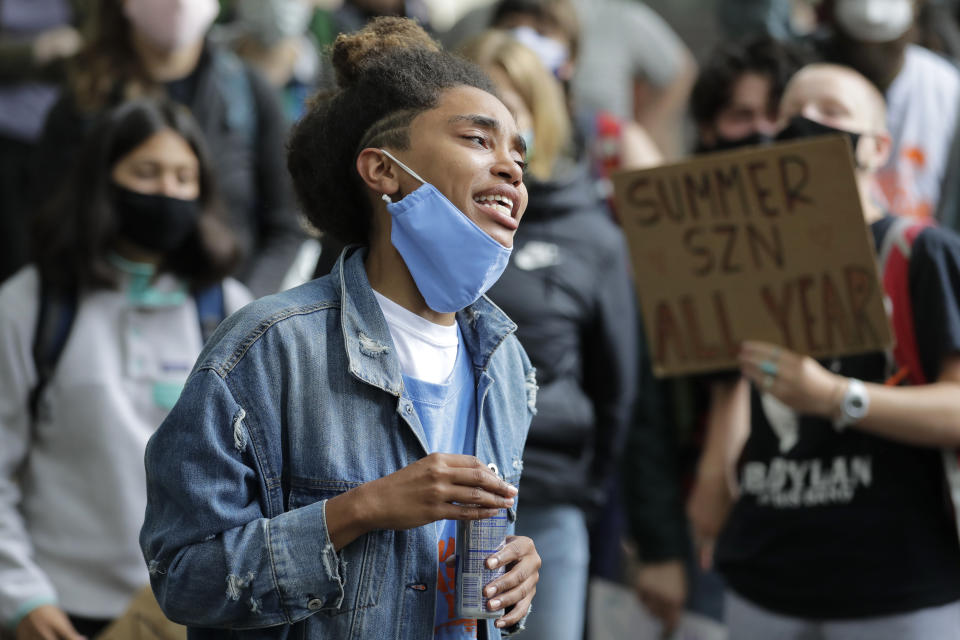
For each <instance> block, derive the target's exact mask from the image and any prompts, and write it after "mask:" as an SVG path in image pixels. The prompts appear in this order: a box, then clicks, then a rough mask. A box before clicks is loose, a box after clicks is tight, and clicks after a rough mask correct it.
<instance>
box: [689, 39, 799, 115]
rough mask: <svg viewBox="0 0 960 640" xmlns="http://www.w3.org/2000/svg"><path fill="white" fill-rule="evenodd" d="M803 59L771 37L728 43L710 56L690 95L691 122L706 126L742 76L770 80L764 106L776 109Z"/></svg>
mask: <svg viewBox="0 0 960 640" xmlns="http://www.w3.org/2000/svg"><path fill="white" fill-rule="evenodd" d="M804 58H805V56H804V55H803V54H802V53H801V52H800V51H799V50H797V49H796V48H794V47H791V46H789V45H787V44H784V43H782V42H778V41H777V40H774V39H773V38H770V37H766V36H765V37H762V38H758V39H755V40H749V41H746V42H728V43H724V44H722V45H720V47H719V48H718V49H717V50H716V51H715V52H714V53H713V54H712V55H711V56H710V58H709V59H708V61H707V63H706V64H705V65H704V67H703V69H702V70H701V71H700V75H699V76H698V77H697V82H696V84H694V85H693V91H692V92H691V94H690V111H691V113H692V115H693V119H694V122H696V123H697V124H698V125H706V126H709V125H711V124H713V122H714V120H715V119H716V118H717V116H718V115H719V114H720V112H721V111H723V110H724V109H725V108H726V107H727V106H728V105H729V104H730V100H731V99H732V98H733V89H734V86H735V85H736V83H737V80H738V79H739V78H740V76H742V75H743V74H745V73H756V74H758V75H761V76H765V77H767V78H769V79H770V93H769V95H768V98H767V103H768V104H769V105H770V107H771V108H772V109H776V107H777V105H778V104H779V103H780V98H781V97H782V96H783V90H784V89H785V88H786V86H787V82H788V81H789V80H790V78H791V76H793V74H794V73H796V72H797V70H798V69H800V67H802V66H803V64H804V62H805V60H804Z"/></svg>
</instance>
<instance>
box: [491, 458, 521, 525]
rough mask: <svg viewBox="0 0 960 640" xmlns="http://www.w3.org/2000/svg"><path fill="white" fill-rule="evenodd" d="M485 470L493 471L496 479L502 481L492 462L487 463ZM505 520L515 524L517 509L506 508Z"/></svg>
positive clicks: (498, 470) (497, 469)
mask: <svg viewBox="0 0 960 640" xmlns="http://www.w3.org/2000/svg"><path fill="white" fill-rule="evenodd" d="M487 469H490V471H493V473H494V475H496V476H497V477H498V478H500V479H501V480H502V479H503V476H502V475H500V469H499V468H498V467H497V465H496V463H493V462H490V463H487ZM507 520H509V521H510V522H516V521H517V508H516V507H508V508H507Z"/></svg>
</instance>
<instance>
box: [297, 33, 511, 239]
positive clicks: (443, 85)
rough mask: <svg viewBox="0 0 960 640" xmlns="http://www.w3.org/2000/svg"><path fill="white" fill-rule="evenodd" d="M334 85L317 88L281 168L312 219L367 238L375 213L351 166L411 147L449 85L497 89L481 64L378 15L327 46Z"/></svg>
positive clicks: (335, 231)
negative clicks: (414, 128) (385, 150)
mask: <svg viewBox="0 0 960 640" xmlns="http://www.w3.org/2000/svg"><path fill="white" fill-rule="evenodd" d="M333 64H334V68H335V71H336V79H337V88H336V89H334V90H333V91H331V92H327V93H323V94H319V95H318V96H316V97H314V98H313V99H312V100H311V102H310V104H309V105H308V110H307V113H306V114H305V115H304V116H303V118H301V119H300V121H299V122H298V123H297V124H296V125H294V127H293V131H292V133H291V136H290V141H289V143H288V145H287V167H288V169H289V170H290V175H291V176H292V178H293V185H294V189H295V190H296V193H297V197H298V198H299V200H300V204H301V206H302V207H303V211H304V213H305V214H306V216H307V218H308V219H309V220H310V222H311V223H312V224H313V226H315V227H316V228H317V229H319V230H320V231H323V232H324V233H329V234H330V235H332V236H333V237H335V238H337V239H338V240H340V241H342V242H345V243H354V242H357V243H361V244H366V243H367V242H368V240H369V235H370V228H371V220H372V215H373V211H372V209H371V207H370V203H369V201H368V199H367V195H366V189H365V186H364V184H363V182H362V181H361V179H360V176H359V175H358V174H357V170H356V159H357V156H358V155H359V153H360V151H362V150H363V149H366V148H368V147H377V146H392V147H396V148H398V149H406V148H408V146H409V143H410V141H409V127H410V123H411V122H412V121H413V119H414V118H416V116H417V115H418V114H420V113H422V112H424V111H427V110H429V109H432V108H434V107H436V106H437V104H438V103H439V100H440V96H441V94H442V93H443V92H444V91H445V90H447V89H452V88H454V87H461V86H468V87H476V88H478V89H482V90H483V91H487V92H488V93H491V94H493V95H496V91H495V90H494V88H493V85H492V83H491V82H490V80H489V78H487V76H486V75H485V74H484V73H483V71H481V70H480V68H479V67H477V66H476V65H474V64H473V63H471V62H467V61H466V60H463V59H462V58H458V57H455V56H453V55H451V54H449V53H447V52H445V51H442V50H441V49H440V46H439V45H438V44H437V43H436V42H434V41H433V40H432V39H431V38H430V36H428V35H427V34H426V32H425V31H424V30H423V29H422V28H420V27H419V26H418V25H417V24H416V23H415V22H413V21H412V20H409V19H405V18H389V17H384V18H377V19H374V20H373V21H371V22H370V23H369V24H368V25H367V26H366V27H365V28H364V29H363V30H361V31H359V32H357V33H355V34H350V35H340V36H339V37H338V38H337V40H336V42H335V43H334V45H333Z"/></svg>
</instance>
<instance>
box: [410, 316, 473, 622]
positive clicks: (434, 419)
mask: <svg viewBox="0 0 960 640" xmlns="http://www.w3.org/2000/svg"><path fill="white" fill-rule="evenodd" d="M457 334H458V336H457V337H458V338H459V339H460V340H459V341H460V348H459V349H458V351H457V361H456V363H455V364H454V366H453V372H452V373H451V374H450V377H449V378H448V379H447V380H446V381H445V382H443V383H442V384H432V383H429V382H425V381H423V380H418V379H416V378H411V377H409V376H406V375H404V376H403V384H404V389H405V395H406V396H407V397H408V398H409V399H410V401H411V402H412V403H413V408H414V409H415V410H416V412H417V417H419V418H420V424H421V425H422V426H423V432H424V435H425V436H426V441H427V447H428V449H429V452H430V453H463V454H468V455H473V453H474V441H475V439H476V432H477V410H476V408H477V402H476V393H475V389H476V383H475V380H474V376H473V371H472V370H471V368H470V361H469V358H467V357H466V354H464V353H463V352H464V346H463V339H462V336H460V332H459V331H458V332H457ZM435 524H436V527H437V553H438V560H439V567H438V571H437V604H436V617H435V619H434V631H433V637H434V638H435V640H461V639H462V638H476V637H477V621H476V620H466V619H458V618H457V617H456V613H455V604H456V583H457V581H456V577H457V576H456V569H455V568H454V567H453V566H447V565H446V560H447V559H448V558H450V557H452V556H453V555H454V554H455V553H456V539H457V522H456V520H441V521H439V522H437V523H435Z"/></svg>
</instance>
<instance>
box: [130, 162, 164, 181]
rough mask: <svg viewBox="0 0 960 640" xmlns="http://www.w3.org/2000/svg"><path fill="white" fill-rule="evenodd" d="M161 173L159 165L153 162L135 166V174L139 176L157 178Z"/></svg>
mask: <svg viewBox="0 0 960 640" xmlns="http://www.w3.org/2000/svg"><path fill="white" fill-rule="evenodd" d="M159 174H160V170H159V167H157V165H156V164H154V163H152V162H148V163H143V164H137V165H134V167H133V175H135V176H136V177H138V178H155V177H157V176H158V175H159Z"/></svg>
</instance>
